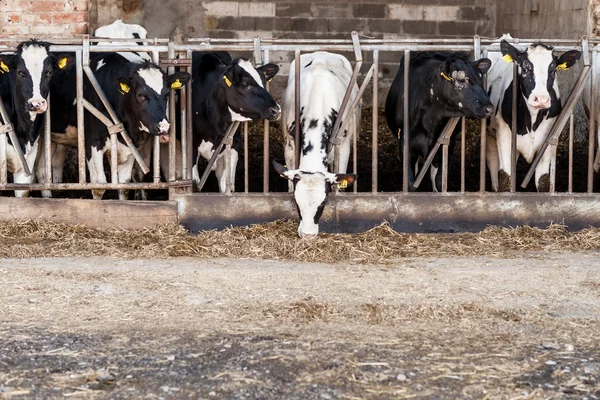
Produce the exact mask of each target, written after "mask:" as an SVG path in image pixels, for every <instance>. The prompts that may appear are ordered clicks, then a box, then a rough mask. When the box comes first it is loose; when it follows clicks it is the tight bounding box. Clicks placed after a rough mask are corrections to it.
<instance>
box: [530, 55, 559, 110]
mask: <svg viewBox="0 0 600 400" xmlns="http://www.w3.org/2000/svg"><path fill="white" fill-rule="evenodd" d="M527 57H528V58H529V61H531V63H532V64H533V73H534V77H535V87H534V88H533V90H532V91H531V94H530V95H529V99H528V101H527V103H528V104H529V105H531V106H533V104H532V102H533V99H534V97H536V96H537V97H550V93H548V87H547V86H548V85H547V83H548V68H549V67H550V63H552V61H553V59H554V58H553V56H552V50H548V49H545V48H544V47H542V46H535V47H534V46H529V47H528V48H527Z"/></svg>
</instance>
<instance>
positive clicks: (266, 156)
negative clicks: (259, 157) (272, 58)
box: [244, 49, 291, 193]
mask: <svg viewBox="0 0 600 400" xmlns="http://www.w3.org/2000/svg"><path fill="white" fill-rule="evenodd" d="M263 60H264V63H265V64H268V63H269V49H264V55H263ZM270 86H271V84H270V83H269V82H267V92H268V91H269V89H270ZM269 127H270V123H269V120H268V119H265V121H264V125H263V128H264V134H263V193H268V192H269V166H270V161H271V160H270V154H271V147H270V143H269V140H270V129H269ZM244 151H246V150H244ZM290 168H291V165H290ZM247 169H248V167H247V164H246V170H247Z"/></svg>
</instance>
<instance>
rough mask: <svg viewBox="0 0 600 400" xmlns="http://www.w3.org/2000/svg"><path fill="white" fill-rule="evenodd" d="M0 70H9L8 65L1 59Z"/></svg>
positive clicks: (3, 71)
mask: <svg viewBox="0 0 600 400" xmlns="http://www.w3.org/2000/svg"><path fill="white" fill-rule="evenodd" d="M0 72H2V73H5V72H8V65H6V64H4V63H3V62H2V61H0Z"/></svg>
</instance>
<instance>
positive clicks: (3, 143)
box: [0, 125, 8, 186]
mask: <svg viewBox="0 0 600 400" xmlns="http://www.w3.org/2000/svg"><path fill="white" fill-rule="evenodd" d="M0 128H2V126H1V125H0ZM7 147H8V140H7V138H6V132H4V131H0V186H4V185H6V184H7V183H8V160H7V159H6V148H7Z"/></svg>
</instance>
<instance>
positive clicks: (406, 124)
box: [402, 50, 410, 193]
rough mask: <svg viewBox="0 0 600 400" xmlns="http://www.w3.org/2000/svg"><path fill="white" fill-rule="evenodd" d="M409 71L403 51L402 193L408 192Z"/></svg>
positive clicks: (407, 57)
mask: <svg viewBox="0 0 600 400" xmlns="http://www.w3.org/2000/svg"><path fill="white" fill-rule="evenodd" d="M409 69H410V50H404V109H403V114H404V121H403V122H404V126H403V127H402V130H403V132H402V134H403V135H404V143H403V144H404V146H403V148H402V192H404V193H407V192H408V164H409V163H408V141H409V140H410V136H409V132H408V129H409V126H410V125H409V121H408V93H409V86H408V85H409V79H408V77H409Z"/></svg>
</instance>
